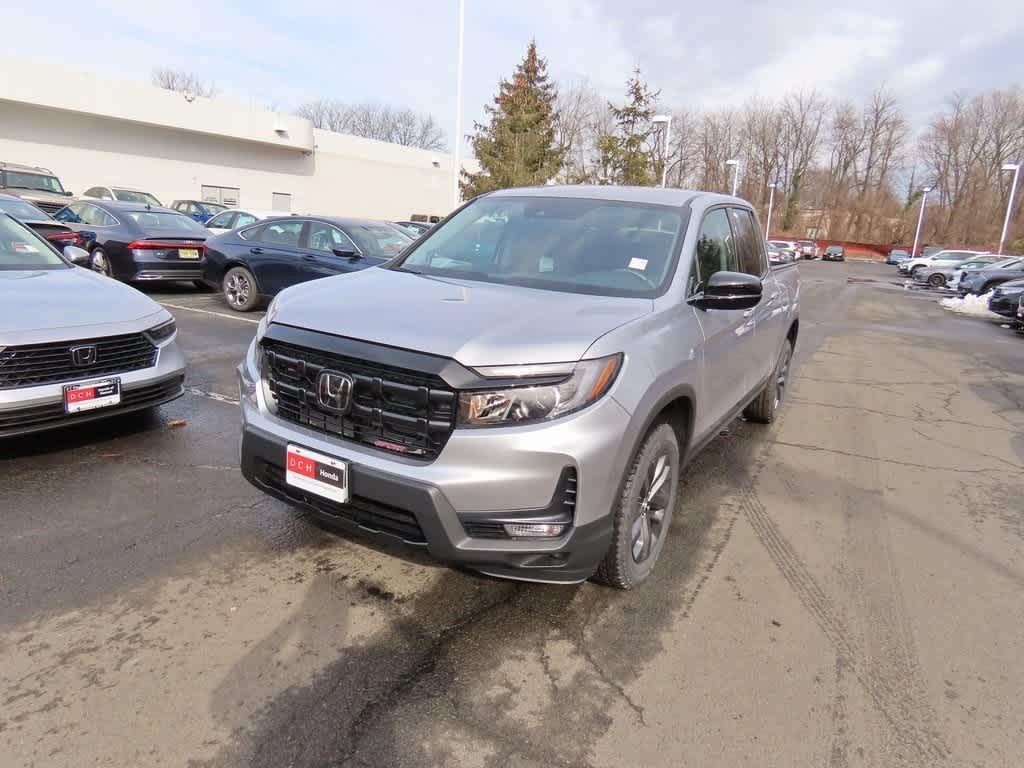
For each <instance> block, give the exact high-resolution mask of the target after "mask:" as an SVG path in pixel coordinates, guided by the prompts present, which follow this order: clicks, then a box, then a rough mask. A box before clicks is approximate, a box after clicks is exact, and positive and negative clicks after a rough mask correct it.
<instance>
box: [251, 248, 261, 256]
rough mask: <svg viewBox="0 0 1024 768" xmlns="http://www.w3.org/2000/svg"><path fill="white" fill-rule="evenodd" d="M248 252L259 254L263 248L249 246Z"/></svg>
mask: <svg viewBox="0 0 1024 768" xmlns="http://www.w3.org/2000/svg"><path fill="white" fill-rule="evenodd" d="M249 253H255V254H257V255H259V254H261V253H263V249H262V248H250V249H249Z"/></svg>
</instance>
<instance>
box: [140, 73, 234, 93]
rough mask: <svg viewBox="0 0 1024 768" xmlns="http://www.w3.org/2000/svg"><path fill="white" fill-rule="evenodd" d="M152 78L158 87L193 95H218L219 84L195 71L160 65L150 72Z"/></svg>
mask: <svg viewBox="0 0 1024 768" xmlns="http://www.w3.org/2000/svg"><path fill="white" fill-rule="evenodd" d="M150 79H151V80H152V82H153V85H155V86H156V87H157V88H163V89H164V90H168V91H174V92H176V93H182V94H186V95H189V94H190V95H192V96H202V97H204V98H207V99H209V98H212V97H214V96H216V95H217V93H218V91H217V84H216V83H214V82H213V81H212V80H203V79H202V78H201V77H199V75H197V74H195V73H194V72H185V71H184V70H180V69H168V68H162V67H158V68H157V69H154V70H153V71H152V72H151V73H150Z"/></svg>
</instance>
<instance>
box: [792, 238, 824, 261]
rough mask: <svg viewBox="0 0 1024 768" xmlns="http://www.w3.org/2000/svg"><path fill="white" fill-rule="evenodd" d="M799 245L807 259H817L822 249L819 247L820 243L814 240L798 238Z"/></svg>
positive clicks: (802, 254) (801, 253) (801, 252)
mask: <svg viewBox="0 0 1024 768" xmlns="http://www.w3.org/2000/svg"><path fill="white" fill-rule="evenodd" d="M796 244H797V246H799V248H800V255H801V256H803V258H805V259H816V258H818V254H819V253H820V251H821V249H820V248H818V244H817V243H815V242H814V241H813V240H797V241H796Z"/></svg>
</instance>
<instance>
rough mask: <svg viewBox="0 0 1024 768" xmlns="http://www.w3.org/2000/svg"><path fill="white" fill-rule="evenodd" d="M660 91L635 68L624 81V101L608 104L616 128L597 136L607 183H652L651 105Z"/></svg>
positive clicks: (652, 110) (653, 175)
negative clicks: (654, 89)
mask: <svg viewBox="0 0 1024 768" xmlns="http://www.w3.org/2000/svg"><path fill="white" fill-rule="evenodd" d="M660 93H661V91H652V90H651V89H650V88H648V86H647V83H646V82H644V80H642V79H641V77H640V70H639V68H638V69H636V70H634V72H633V76H632V77H631V78H630V79H629V81H628V82H627V83H626V99H627V101H626V103H625V104H624V105H623V106H622V107H616V106H615V105H614V104H609V105H608V107H609V109H610V110H611V112H612V116H613V117H614V118H615V123H616V131H615V133H613V134H605V135H604V136H601V137H600V138H598V141H597V148H598V150H599V151H600V153H601V166H602V168H603V169H604V175H605V178H604V179H603V180H602V181H604V182H605V183H607V184H630V185H635V186H641V187H643V186H652V185H654V184H655V183H656V182H657V179H658V174H657V171H658V168H657V167H656V166H657V163H656V161H655V159H654V153H653V152H652V149H651V146H650V138H651V135H652V134H653V133H654V124H653V123H652V122H651V118H653V117H654V107H655V104H657V101H658V96H659V94H660Z"/></svg>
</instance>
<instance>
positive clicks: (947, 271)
mask: <svg viewBox="0 0 1024 768" xmlns="http://www.w3.org/2000/svg"><path fill="white" fill-rule="evenodd" d="M1013 261H1014V259H1006V258H1001V257H999V256H975V257H974V258H972V259H967V260H966V261H954V262H948V263H947V262H936V264H937V265H938V266H931V267H925V268H924V269H919V270H917V272H915V273H914V282H915V283H921V284H922V285H930V286H932V287H933V288H942V287H945V286H950V285H952V286H954V287H955V286H956V284H957V283H958V282H959V281H960V278H961V277H963V275H964V273H966V272H972V271H974V270H976V269H985V268H987V267H990V266H994V265H996V264H999V263H1002V262H1013Z"/></svg>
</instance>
